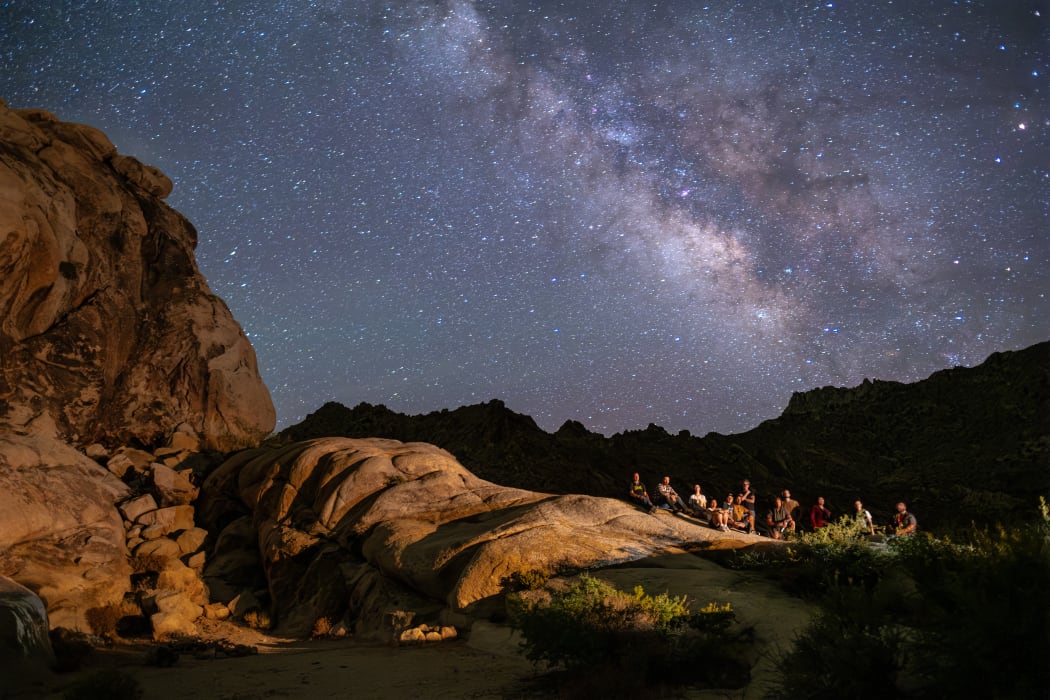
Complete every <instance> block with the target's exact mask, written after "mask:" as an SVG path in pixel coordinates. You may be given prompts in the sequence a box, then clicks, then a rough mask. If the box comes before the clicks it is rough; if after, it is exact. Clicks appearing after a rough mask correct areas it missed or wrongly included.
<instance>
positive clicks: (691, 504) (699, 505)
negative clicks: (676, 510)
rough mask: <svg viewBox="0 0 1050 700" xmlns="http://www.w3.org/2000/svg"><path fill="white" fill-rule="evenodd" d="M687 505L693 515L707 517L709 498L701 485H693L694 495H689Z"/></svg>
mask: <svg viewBox="0 0 1050 700" xmlns="http://www.w3.org/2000/svg"><path fill="white" fill-rule="evenodd" d="M685 505H686V507H687V508H688V509H689V512H691V513H692V514H693V515H697V516H700V517H706V516H707V496H705V495H704V492H703V490H702V489H701V488H700V484H693V493H691V494H690V495H689V500H688V501H686V504H685Z"/></svg>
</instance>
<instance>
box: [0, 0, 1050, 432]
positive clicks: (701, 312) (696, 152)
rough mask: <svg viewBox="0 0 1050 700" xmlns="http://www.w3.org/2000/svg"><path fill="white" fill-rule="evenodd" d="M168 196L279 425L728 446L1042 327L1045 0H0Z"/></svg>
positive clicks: (10, 21)
mask: <svg viewBox="0 0 1050 700" xmlns="http://www.w3.org/2000/svg"><path fill="white" fill-rule="evenodd" d="M0 62H2V65H3V69H2V70H0V98H3V99H4V100H6V101H7V104H8V106H10V107H14V108H43V109H47V110H49V111H51V112H53V113H54V114H55V115H56V116H58V117H59V118H60V119H62V120H64V121H74V122H82V123H86V124H91V125H93V126H96V127H98V128H100V129H102V130H103V131H104V132H105V133H106V134H107V135H108V136H109V137H110V139H111V140H112V141H113V142H114V143H115V144H116V146H117V148H118V149H119V150H120V152H122V153H125V154H128V155H133V156H136V157H137V158H139V159H140V160H142V161H143V162H145V163H148V164H151V165H155V166H157V167H159V168H160V169H161V170H162V171H163V172H164V173H166V174H167V175H168V176H169V177H170V178H171V179H172V180H173V181H174V183H175V190H174V192H173V193H172V195H171V196H170V197H169V199H168V201H169V203H170V204H171V205H172V206H173V207H175V208H176V209H178V210H179V211H180V212H181V213H183V214H184V215H185V216H186V217H187V218H188V219H189V220H190V221H191V222H192V223H193V224H194V225H195V226H196V228H197V229H198V231H199V234H200V243H199V246H198V249H197V260H198V264H199V266H200V268H201V271H202V272H203V273H204V275H205V276H206V278H207V280H208V283H209V285H210V286H211V287H212V289H213V290H214V291H215V292H216V293H217V294H218V295H219V296H221V297H222V298H223V299H224V300H225V301H226V302H227V304H228V305H229V306H230V308H231V310H232V311H233V314H234V316H235V317H236V318H237V320H238V321H239V322H240V323H241V324H242V326H243V327H244V329H245V331H246V332H247V333H248V335H249V337H250V338H251V341H252V343H253V345H254V347H255V349H256V352H257V354H258V357H259V362H260V366H261V372H262V375H263V379H264V381H265V382H266V384H267V386H268V387H269V389H270V391H271V393H272V395H273V399H274V403H275V405H276V407H277V411H278V425H279V427H283V426H286V425H290V424H292V423H295V422H297V421H299V420H301V419H302V418H303V417H305V415H306V414H308V413H309V412H311V411H313V410H315V409H316V408H318V407H320V405H321V404H322V403H324V402H325V401H329V400H335V401H339V402H341V403H344V404H346V405H348V406H353V405H355V404H357V403H358V402H361V401H368V402H370V403H382V404H385V405H387V406H389V407H390V408H391V409H394V410H397V411H402V412H406V413H424V412H429V411H433V410H438V409H442V408H455V407H457V406H461V405H466V404H473V403H478V402H483V401H488V400H490V399H493V398H499V399H502V400H503V401H504V402H505V403H506V404H507V406H508V407H509V408H511V409H512V410H515V411H518V412H521V413H527V414H529V415H531V416H532V417H533V418H535V419H536V421H537V422H538V423H539V425H540V426H541V427H543V428H544V429H546V430H555V429H557V427H558V426H559V425H561V424H562V423H563V422H564V421H566V420H569V419H572V420H578V421H580V422H582V423H583V424H584V425H585V426H586V427H588V428H589V429H591V430H594V431H597V432H602V433H604V434H606V435H610V434H612V433H614V432H619V431H622V430H625V429H638V428H644V427H645V426H647V425H648V424H649V423H655V424H657V425H660V426H663V427H664V428H666V429H668V430H670V431H672V432H674V431H678V430H682V429H687V430H689V431H691V432H693V433H694V434H701V435H702V434H704V433H706V432H708V431H718V432H722V433H731V432H740V431H744V430H747V429H749V428H751V427H754V426H755V425H757V424H758V423H759V422H761V421H762V420H765V419H768V418H773V417H776V416H777V415H779V414H780V412H781V411H782V410H783V409H784V407H785V406H786V405H787V402H788V399H789V398H790V396H791V394H792V392H795V391H804V390H808V389H811V388H814V387H819V386H825V385H835V386H853V385H856V384H858V383H860V382H861V381H862V380H863V379H864V378H872V379H892V380H898V381H915V380H918V379H922V378H924V377H926V376H928V375H929V374H930V373H932V372H934V371H936V370H939V369H943V368H947V367H952V366H955V365H964V366H970V365H975V364H979V363H980V362H982V361H983V360H984V359H985V358H986V357H987V356H988V355H989V354H990V353H992V352H997V351H1002V350H1011V349H1018V348H1022V347H1026V346H1028V345H1031V344H1033V343H1036V342H1040V341H1044V340H1047V339H1050V300H1048V298H1047V296H1048V294H1050V268H1048V263H1050V235H1048V233H1050V231H1048V228H1050V227H1048V223H1047V222H1048V217H1050V0H1030V1H1029V0H987V1H984V2H979V1H972V2H970V1H967V0H955V1H953V0H907V1H903V0H897V1H896V2H894V1H893V0H857V1H853V0H841V1H840V0H835V1H827V0H825V1H821V2H812V1H810V2H789V1H787V0H782V1H769V0H748V1H747V2H743V1H739V2H715V1H714V0H712V1H711V2H704V1H703V0H660V1H656V0H649V1H647V2H641V1H635V0H619V1H617V0H604V1H603V2H600V3H599V2H578V1H575V2H574V1H564V2H540V1H535V2H527V1H526V0H477V1H475V2H470V1H468V0H430V1H426V2H422V1H416V0H408V1H399V2H372V1H371V0H357V1H354V0H303V1H301V2H289V1H288V0H243V1H238V0H225V1H223V0H207V1H204V0H180V1H179V2H155V3H144V2H137V1H131V0H127V1H121V0H99V1H92V0H76V1H71V0H48V1H47V2H41V1H40V0H0Z"/></svg>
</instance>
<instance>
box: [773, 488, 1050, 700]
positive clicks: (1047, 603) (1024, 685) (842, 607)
mask: <svg viewBox="0 0 1050 700" xmlns="http://www.w3.org/2000/svg"><path fill="white" fill-rule="evenodd" d="M1042 508H1043V519H1042V522H1039V523H1037V524H1035V525H1031V524H1022V525H1020V526H1018V527H1016V528H1014V529H1006V528H1003V527H997V528H995V529H992V530H973V531H971V533H970V535H969V537H968V538H967V541H965V542H962V543H956V542H952V541H949V540H938V539H935V538H933V537H931V536H929V535H920V536H915V537H906V538H900V539H897V540H894V541H892V542H891V543H890V547H889V548H888V550H887V552H886V553H885V554H882V555H879V554H876V555H874V556H873V559H872V561H873V562H875V563H876V564H877V566H878V567H879V571H878V575H877V576H876V577H875V579H874V581H873V582H871V583H870V585H864V586H857V585H853V583H851V581H850V579H849V578H848V577H838V578H834V579H833V580H830V583H829V586H828V587H827V590H826V594H825V596H824V598H823V601H822V602H823V610H822V612H821V613H820V614H819V615H818V616H817V617H816V619H815V620H814V622H813V623H812V624H811V625H810V626H809V627H808V628H807V629H806V630H804V631H803V632H802V633H801V634H800V636H799V637H798V639H797V640H796V643H795V646H794V647H793V648H792V649H791V650H790V651H789V652H787V653H786V654H785V655H784V656H783V657H782V658H781V659H780V661H779V663H778V668H779V671H780V673H779V674H778V675H779V676H780V678H781V681H780V682H779V683H778V685H777V686H776V687H774V688H771V689H769V694H768V696H769V697H770V698H798V697H825V696H837V697H857V698H863V697H889V696H895V697H899V698H941V697H987V698H1036V697H1045V696H1046V692H1047V689H1048V688H1050V664H1048V663H1047V659H1050V515H1048V514H1047V512H1046V504H1045V502H1044V503H1043V504H1042ZM847 551H848V550H847ZM834 561H835V562H836V565H837V564H838V563H841V560H839V559H835V560H834Z"/></svg>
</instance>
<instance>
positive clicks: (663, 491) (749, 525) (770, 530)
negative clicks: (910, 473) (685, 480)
mask: <svg viewBox="0 0 1050 700" xmlns="http://www.w3.org/2000/svg"><path fill="white" fill-rule="evenodd" d="M628 496H629V498H630V500H631V502H633V503H634V504H635V505H637V506H639V507H641V508H646V509H648V510H649V512H651V513H655V512H656V511H657V510H659V509H665V510H670V511H672V512H677V513H685V514H687V515H691V516H693V517H696V518H698V519H700V520H703V521H704V522H706V523H708V524H709V525H710V526H711V527H713V528H716V529H719V530H723V531H727V532H728V531H729V530H738V531H740V532H746V533H749V534H754V533H756V532H762V533H763V534H765V535H768V536H769V537H772V538H773V539H777V540H780V539H785V538H786V537H787V535H788V533H793V532H796V531H797V530H799V529H803V527H806V528H810V529H812V530H818V529H820V528H822V527H824V526H826V525H827V524H828V523H830V522H831V518H832V516H831V510H829V509H828V507H827V506H826V505H825V502H824V497H823V496H820V497H818V498H817V500H816V502H815V503H814V504H813V506H812V507H811V508H810V509H809V514H808V524H807V525H805V526H800V525H799V523H798V519H799V512H800V509H801V504H799V502H798V501H796V500H795V499H793V498H792V497H791V491H789V490H788V489H784V490H783V491H782V492H781V493H780V495H778V496H775V497H774V498H773V502H772V503H771V504H770V506H769V510H768V511H767V512H766V514H765V518H764V519H761V520H760V519H758V518H757V517H756V508H755V506H756V503H757V500H758V499H757V497H756V496H755V492H754V491H753V490H752V489H751V482H750V481H749V480H747V479H744V480H743V482H742V484H741V490H740V491H739V492H738V493H736V494H734V493H732V492H730V493H729V495H727V496H726V498H725V500H724V501H723V502H722V505H719V502H718V500H717V499H715V498H708V497H707V496H706V495H705V494H704V492H703V490H702V489H701V488H700V484H695V485H694V486H693V493H691V494H690V495H689V498H688V499H686V500H683V499H682V497H681V496H679V495H678V492H677V491H675V490H674V487H672V486H671V477H669V476H665V477H664V478H663V479H662V480H661V481H660V483H659V484H657V485H656V496H655V498H650V497H649V492H648V491H647V490H646V488H645V485H644V484H643V483H642V481H641V478H640V477H639V475H638V473H637V472H635V474H634V476H633V479H632V481H631V485H630V487H629V489H628ZM853 508H854V510H853V513H852V517H853V518H855V519H856V521H857V524H858V525H859V527H860V530H861V531H862V532H863V533H864V534H866V535H875V523H874V521H873V520H872V517H871V513H870V512H868V511H867V510H866V509H865V508H864V504H863V503H862V502H861V501H860V500H857V501H854V503H853ZM917 528H918V522H917V521H916V519H915V516H914V515H912V514H911V513H909V512H908V509H907V506H906V505H905V504H904V503H903V502H902V503H898V504H897V513H896V514H895V516H894V521H893V524H892V525H891V526H890V536H891V537H904V536H908V535H911V534H913V533H914V532H915V531H916V529H917Z"/></svg>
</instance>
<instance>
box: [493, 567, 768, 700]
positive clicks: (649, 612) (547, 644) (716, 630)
mask: <svg viewBox="0 0 1050 700" xmlns="http://www.w3.org/2000/svg"><path fill="white" fill-rule="evenodd" d="M508 606H509V610H508V612H509V616H510V619H511V621H512V623H513V624H514V626H515V627H517V628H518V629H520V630H521V633H522V637H523V638H524V642H523V644H522V646H523V650H524V652H525V655H526V657H527V658H529V659H530V660H531V661H533V662H536V663H540V662H543V663H545V664H546V665H547V666H548V667H550V668H554V667H561V668H564V669H567V670H568V671H570V672H574V673H572V681H571V682H572V683H573V684H576V685H582V686H584V687H586V688H589V689H590V690H591V691H594V692H597V691H599V690H601V688H599V687H597V686H596V685H595V684H597V685H599V686H604V684H605V681H606V680H607V679H608V678H612V677H616V678H618V679H619V680H618V681H617V683H616V685H617V687H618V688H620V689H622V690H623V691H624V692H628V691H632V692H638V691H639V689H641V688H644V687H652V686H654V685H659V684H663V683H671V684H679V683H680V684H685V683H705V682H707V683H713V682H714V681H713V680H712V679H717V680H718V681H719V682H722V683H724V682H728V681H730V680H731V681H733V682H735V683H736V684H737V685H740V684H742V683H743V682H746V679H747V676H748V669H749V666H748V664H746V663H745V662H744V661H742V654H743V651H744V650H745V649H746V647H747V646H748V645H749V638H748V636H747V632H746V631H745V632H738V631H736V630H733V629H731V627H732V625H733V623H734V622H735V617H734V616H733V613H732V610H731V609H730V608H729V607H728V605H726V606H717V605H709V606H707V607H705V608H703V609H702V610H700V611H699V612H697V613H695V614H690V612H689V605H688V602H687V600H686V599H685V598H684V597H672V596H668V595H667V594H660V595H656V596H653V595H649V594H647V593H645V591H644V590H642V588H641V587H636V588H635V589H634V591H633V592H632V593H627V592H624V591H621V590H619V589H617V588H615V587H614V586H613V585H612V584H610V583H608V582H606V581H602V580H600V579H597V578H594V577H592V576H588V575H582V576H580V577H579V578H578V579H576V580H575V581H573V582H571V583H569V584H568V585H565V586H556V585H552V586H548V587H547V588H546V589H542V590H533V591H528V592H522V593H517V594H511V595H509V596H508ZM614 668H615V669H620V671H618V672H616V673H614V674H611V675H610V673H611V672H610V669H614ZM727 679H728V680H727ZM581 692H582V691H581ZM606 694H607V693H606ZM628 694H630V693H628Z"/></svg>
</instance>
